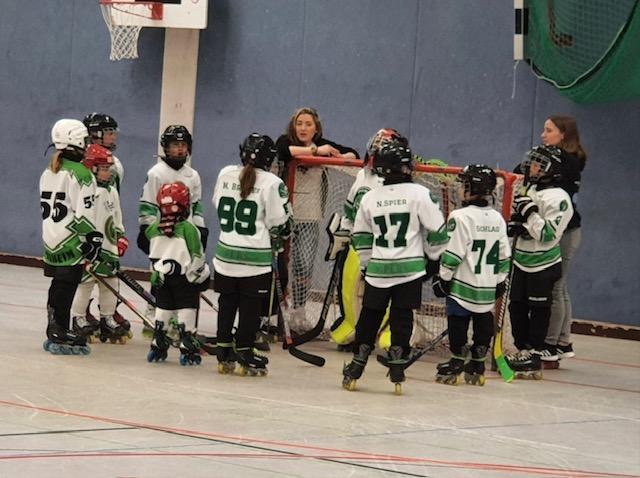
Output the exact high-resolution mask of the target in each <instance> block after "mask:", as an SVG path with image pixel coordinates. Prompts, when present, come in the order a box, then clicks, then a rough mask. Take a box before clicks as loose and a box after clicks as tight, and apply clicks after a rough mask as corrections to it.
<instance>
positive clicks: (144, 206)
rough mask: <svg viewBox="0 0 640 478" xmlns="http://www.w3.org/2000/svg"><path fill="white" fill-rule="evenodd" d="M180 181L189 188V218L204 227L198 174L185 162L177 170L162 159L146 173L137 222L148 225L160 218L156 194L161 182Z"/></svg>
mask: <svg viewBox="0 0 640 478" xmlns="http://www.w3.org/2000/svg"><path fill="white" fill-rule="evenodd" d="M177 181H181V182H182V183H184V185H185V186H187V187H188V188H189V198H190V200H191V212H190V215H189V220H190V221H191V222H192V223H193V224H195V225H196V226H198V227H205V225H204V217H203V211H202V182H201V181H200V175H199V174H198V172H197V171H196V170H195V169H193V168H192V167H191V166H188V165H187V164H185V165H184V166H182V167H181V168H180V169H179V170H177V171H176V170H175V169H173V168H171V167H170V166H169V165H168V164H167V163H165V162H164V161H159V162H158V163H157V164H156V165H154V166H153V167H152V168H151V169H150V170H149V172H148V173H147V181H146V182H145V183H144V188H143V189H142V196H141V197H140V205H139V210H138V223H139V224H140V225H147V226H148V225H150V224H152V223H153V222H155V221H156V220H157V219H159V218H160V209H159V208H158V205H157V204H156V196H157V194H158V191H159V190H160V187H161V186H162V185H163V184H170V183H175V182H177Z"/></svg>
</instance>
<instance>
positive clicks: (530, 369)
mask: <svg viewBox="0 0 640 478" xmlns="http://www.w3.org/2000/svg"><path fill="white" fill-rule="evenodd" d="M507 363H508V364H509V367H511V369H512V370H513V372H514V374H515V377H516V378H523V379H533V380H542V363H541V361H540V355H539V354H538V353H536V351H535V350H520V351H519V352H518V353H516V354H514V355H510V356H508V357H507Z"/></svg>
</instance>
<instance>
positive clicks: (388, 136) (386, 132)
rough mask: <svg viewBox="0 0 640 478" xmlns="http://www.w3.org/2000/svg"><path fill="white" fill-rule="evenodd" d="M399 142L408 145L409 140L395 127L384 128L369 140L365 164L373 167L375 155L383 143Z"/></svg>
mask: <svg viewBox="0 0 640 478" xmlns="http://www.w3.org/2000/svg"><path fill="white" fill-rule="evenodd" d="M391 142H397V143H398V144H400V145H402V146H405V147H408V146H409V141H408V140H407V138H405V137H404V136H402V135H401V134H400V133H399V132H398V131H397V130H395V129H393V128H382V129H379V130H378V131H377V133H376V134H374V135H373V136H371V138H369V141H367V151H366V157H365V161H364V166H369V167H372V165H373V155H374V154H375V152H376V151H377V150H379V149H380V147H381V146H382V145H383V144H387V143H391Z"/></svg>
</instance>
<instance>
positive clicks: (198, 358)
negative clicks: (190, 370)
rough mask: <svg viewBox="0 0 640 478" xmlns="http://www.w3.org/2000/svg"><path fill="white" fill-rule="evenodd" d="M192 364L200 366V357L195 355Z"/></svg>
mask: <svg viewBox="0 0 640 478" xmlns="http://www.w3.org/2000/svg"><path fill="white" fill-rule="evenodd" d="M193 362H194V363H195V364H196V365H200V364H201V363H202V357H200V355H196V356H195V357H194V359H193Z"/></svg>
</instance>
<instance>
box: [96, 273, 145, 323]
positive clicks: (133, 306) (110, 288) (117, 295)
mask: <svg viewBox="0 0 640 478" xmlns="http://www.w3.org/2000/svg"><path fill="white" fill-rule="evenodd" d="M85 270H86V271H87V273H88V274H89V275H90V276H91V277H93V278H94V279H95V280H96V281H98V282H99V283H100V284H102V285H103V286H105V287H106V288H107V289H109V290H110V291H111V292H112V293H113V295H115V296H116V297H117V298H118V299H119V300H120V301H121V302H122V303H123V304H124V305H126V306H127V307H128V308H129V309H131V312H133V313H134V314H136V315H137V316H138V318H140V320H142V322H144V323H145V324H146V325H148V326H149V327H151V328H152V329H153V328H155V326H154V324H152V323H151V321H150V320H149V319H147V318H146V317H145V316H144V315H143V314H141V313H140V312H138V309H136V306H135V305H133V303H132V302H131V301H129V300H128V299H127V298H125V297H124V296H123V295H122V294H120V292H118V291H117V290H116V289H115V288H114V287H113V286H112V285H111V284H109V283H108V282H107V281H106V280H104V279H103V278H102V277H100V276H99V275H97V274H95V273H94V272H93V271H92V270H91V264H87V267H85ZM138 285H140V284H138Z"/></svg>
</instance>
